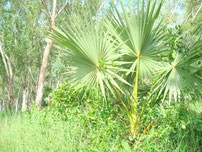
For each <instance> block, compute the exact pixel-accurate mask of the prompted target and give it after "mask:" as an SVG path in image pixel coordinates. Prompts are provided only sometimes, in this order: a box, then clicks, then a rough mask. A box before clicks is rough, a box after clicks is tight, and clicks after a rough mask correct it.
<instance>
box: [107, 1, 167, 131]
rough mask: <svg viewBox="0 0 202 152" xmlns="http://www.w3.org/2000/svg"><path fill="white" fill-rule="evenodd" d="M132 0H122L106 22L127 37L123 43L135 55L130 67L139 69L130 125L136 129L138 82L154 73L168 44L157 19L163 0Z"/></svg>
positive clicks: (128, 52) (119, 33)
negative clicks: (118, 7)
mask: <svg viewBox="0 0 202 152" xmlns="http://www.w3.org/2000/svg"><path fill="white" fill-rule="evenodd" d="M132 2H133V3H132V4H131V2H130V0H129V1H128V6H127V7H126V6H125V5H124V2H123V1H122V0H121V12H123V13H120V10H117V8H114V9H113V10H112V11H109V12H108V14H107V18H108V20H109V22H110V23H111V24H109V23H108V22H107V24H106V26H107V28H108V29H109V31H116V32H117V34H118V35H120V36H119V37H120V39H121V40H122V41H126V40H127V42H126V43H125V45H123V46H122V48H123V49H124V50H126V52H127V54H128V55H129V56H131V57H132V60H133V62H132V64H131V68H130V71H134V72H135V79H134V89H133V100H131V101H130V105H129V106H130V108H129V109H130V111H129V112H130V115H129V121H130V127H131V132H135V124H136V123H137V119H138V113H137V102H138V84H139V81H141V80H143V78H145V77H147V78H149V77H151V76H152V74H153V73H154V71H155V69H156V68H157V66H156V65H157V63H158V62H157V58H158V55H159V53H160V52H161V51H163V49H164V46H163V45H162V39H163V38H164V36H165V35H164V31H163V28H161V26H160V24H161V22H158V23H156V20H157V18H158V16H159V12H160V9H161V6H162V1H160V2H159V3H158V2H157V1H153V2H151V1H148V3H147V4H146V2H145V0H142V1H140V0H138V1H136V2H137V3H135V1H132Z"/></svg>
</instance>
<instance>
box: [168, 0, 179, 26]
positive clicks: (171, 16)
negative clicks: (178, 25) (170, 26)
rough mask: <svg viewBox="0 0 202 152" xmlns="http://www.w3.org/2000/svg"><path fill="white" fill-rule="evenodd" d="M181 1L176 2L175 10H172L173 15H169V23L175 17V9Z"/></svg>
mask: <svg viewBox="0 0 202 152" xmlns="http://www.w3.org/2000/svg"><path fill="white" fill-rule="evenodd" d="M179 3H180V0H178V1H177V3H176V4H175V7H174V10H173V11H172V13H171V15H170V17H169V19H168V23H169V22H170V21H171V19H172V18H173V15H174V13H175V10H176V9H177V7H178V4H179Z"/></svg>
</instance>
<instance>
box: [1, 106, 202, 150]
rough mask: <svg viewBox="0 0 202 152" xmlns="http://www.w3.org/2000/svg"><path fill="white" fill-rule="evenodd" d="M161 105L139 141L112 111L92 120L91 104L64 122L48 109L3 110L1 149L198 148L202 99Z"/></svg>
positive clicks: (199, 143) (68, 116)
mask: <svg viewBox="0 0 202 152" xmlns="http://www.w3.org/2000/svg"><path fill="white" fill-rule="evenodd" d="M162 108H163V107H161V108H160V107H158V108H157V110H156V112H158V113H157V115H159V117H158V118H156V119H157V121H156V122H154V124H153V127H152V129H151V130H150V131H149V133H148V134H147V135H144V136H141V137H140V138H139V140H137V141H136V143H135V144H134V145H131V143H130V141H129V139H128V136H126V131H125V130H126V129H127V128H126V127H124V125H122V122H120V121H119V120H118V119H115V118H114V117H112V115H108V116H106V117H103V116H102V115H97V116H95V117H93V118H89V117H88V116H87V115H86V112H87V111H88V112H89V110H90V109H88V108H86V107H85V108H84V109H85V110H86V111H85V110H84V111H82V112H81V113H80V114H78V115H74V114H69V115H67V119H66V120H65V121H64V120H61V119H60V118H59V117H58V116H55V114H53V113H52V112H50V111H47V110H44V111H40V112H37V111H34V110H33V111H32V112H31V113H11V112H1V113H0V152H77V151H84V152H91V151H92V152H94V151H98V152H102V151H103V152H110V151H114V152H116V151H117V152H121V151H123V152H125V151H126V152H127V151H128V152H129V151H143V152H144V151H146V152H147V151H151V152H153V151H154V152H155V151H160V152H161V151H162V152H165V151H170V152H173V151H176V152H177V151H179V152H181V151H186V152H195V151H196V152H199V151H200V148H201V147H200V146H201V141H202V140H201V135H202V134H201V133H202V131H201V130H202V126H201V125H202V123H201V122H202V120H201V114H202V111H201V110H202V109H201V103H198V104H197V105H196V104H191V105H190V106H189V107H188V108H186V109H184V108H185V107H183V108H182V107H180V108H179V107H178V108H177V110H176V108H170V109H166V108H165V109H164V108H163V109H162ZM91 109H92V107H91ZM190 110H191V111H190ZM150 113H154V111H150V112H149V111H148V112H147V114H148V117H149V118H151V117H152V116H149V115H152V114H150ZM88 114H89V113H88ZM107 117H108V118H107Z"/></svg>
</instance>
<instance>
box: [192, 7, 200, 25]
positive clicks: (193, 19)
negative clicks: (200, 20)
mask: <svg viewBox="0 0 202 152" xmlns="http://www.w3.org/2000/svg"><path fill="white" fill-rule="evenodd" d="M201 6H202V5H201ZM201 6H200V7H199V9H198V10H197V12H196V14H195V15H194V17H193V19H192V21H194V20H195V18H196V16H197V15H198V13H199V11H200V9H201Z"/></svg>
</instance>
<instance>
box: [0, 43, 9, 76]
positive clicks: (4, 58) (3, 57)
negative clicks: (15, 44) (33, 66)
mask: <svg viewBox="0 0 202 152" xmlns="http://www.w3.org/2000/svg"><path fill="white" fill-rule="evenodd" d="M0 53H1V56H2V59H3V63H4V66H5V69H6V74H7V76H8V77H9V72H8V65H7V62H6V59H7V58H8V57H7V56H6V55H5V53H4V52H3V50H2V45H1V43H0Z"/></svg>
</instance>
